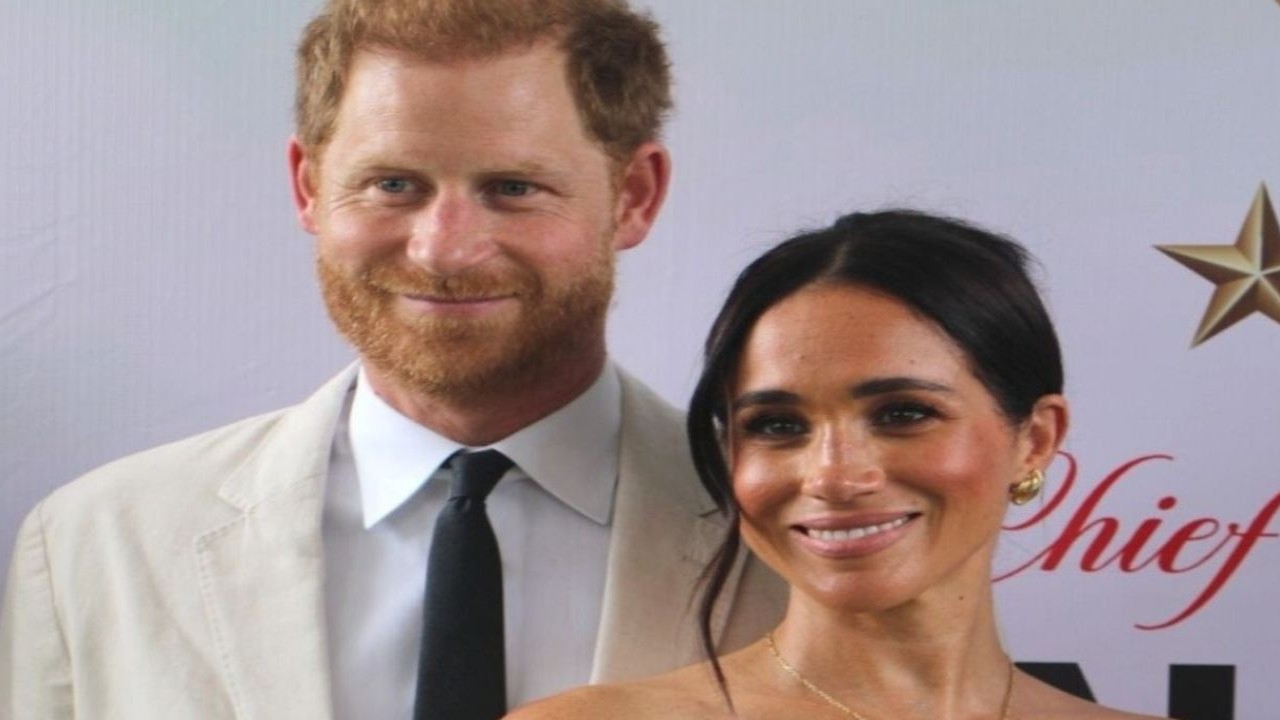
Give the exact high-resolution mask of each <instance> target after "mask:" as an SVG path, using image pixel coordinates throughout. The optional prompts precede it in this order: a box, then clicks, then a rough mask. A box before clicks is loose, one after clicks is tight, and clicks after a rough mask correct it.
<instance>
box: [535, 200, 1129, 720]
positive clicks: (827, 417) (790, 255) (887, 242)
mask: <svg viewBox="0 0 1280 720" xmlns="http://www.w3.org/2000/svg"><path fill="white" fill-rule="evenodd" d="M1026 264H1027V258H1026V253H1025V251H1024V250H1023V249H1022V248H1021V247H1020V246H1018V245H1017V244H1015V243H1013V242H1012V241H1009V240H1006V239H1004V238H1001V237H997V236H994V235H992V234H990V233H987V232H984V231H982V230H980V229H977V228H974V227H971V226H969V225H966V224H963V223H960V222H956V221H953V220H948V219H944V218H938V217H932V216H928V215H924V214H920V213H915V212H906V211H895V212H883V213H876V214H855V215H850V216H847V217H844V218H842V219H840V220H839V221H838V222H837V223H836V224H835V225H834V226H832V227H830V228H827V229H825V230H821V231H817V232H812V233H808V234H804V235H801V236H799V237H796V238H793V239H791V240H788V241H787V242H784V243H783V244H781V245H779V246H778V247H776V248H774V249H773V250H771V251H769V252H768V253H766V254H765V255H764V256H763V257H761V258H760V259H758V260H757V261H755V262H754V263H752V264H751V266H749V267H748V268H747V269H746V270H745V271H744V272H743V273H742V275H741V276H740V277H739V278H738V281H737V283H736V285H735V286H734V288H733V290H732V291H731V293H730V295H729V298H728V300H727V302H726V304H725V307H724V308H723V310H722V311H721V313H720V315H719V317H718V318H717V320H716V322H715V325H714V326H713V328H712V331H711V335H710V338H709V339H708V341H707V347H706V357H705V369H704V371H703V375H702V378H701V380H700V381H699V384H698V387H697V389H696V390H695V391H694V397H693V401H692V405H691V408H690V414H689V436H690V441H691V443H692V447H693V453H694V456H695V461H696V464H697V465H698V468H699V472H700V474H701V476H702V480H703V482H704V484H705V485H706V486H707V489H708V490H709V491H710V492H711V494H712V496H713V497H715V498H716V499H717V501H718V502H719V503H720V505H721V506H722V507H723V508H724V510H725V512H726V513H728V514H729V515H730V517H731V519H733V520H734V521H735V522H734V523H732V525H733V530H732V531H731V533H730V535H729V537H728V538H727V539H726V543H725V547H724V549H723V552H722V553H721V557H720V559H719V560H718V561H717V562H716V564H715V565H713V567H712V568H710V569H709V572H708V578H709V582H708V590H707V597H706V598H704V600H705V602H704V604H703V607H702V618H701V621H702V630H703V638H704V642H705V643H706V644H707V645H708V651H709V653H710V654H711V657H712V658H713V659H712V660H711V662H710V663H708V664H706V665H700V666H693V667H689V668H684V669H682V670H678V671H676V672H674V673H670V674H668V675H663V676H660V677H657V678H652V679H649V680H645V681H641V682H636V683H630V684H624V685H613V686H597V687H591V688H584V689H580V690H577V691H573V692H571V693H567V694H565V695H562V696H559V697H556V698H552V699H551V700H548V701H544V702H542V703H538V704H535V705H533V706H531V707H529V708H526V709H524V710H522V711H520V712H517V713H516V714H515V716H514V717H517V718H519V719H520V720H535V719H537V718H557V719H562V718H601V717H608V718H619V717H621V718H726V717H738V718H743V719H744V720H749V719H752V718H792V717H804V718H849V717H852V718H862V720H911V719H917V718H918V719H920V720H924V719H928V720H939V719H943V718H947V719H951V718H956V719H958V718H972V719H974V720H977V719H979V718H981V719H983V720H989V719H992V718H997V719H998V718H1018V719H1019V720H1022V719H1030V718H1072V719H1076V720H1085V719H1091V720H1092V719H1108V720H1117V719H1121V718H1129V719H1131V720H1132V719H1134V718H1138V717H1139V716H1136V715H1131V714H1128V713H1123V712H1118V711H1115V710H1110V709H1106V708H1103V707H1101V706H1098V705H1095V704H1093V703H1089V702H1086V701H1084V700H1080V699H1077V698H1075V697H1074V696H1071V695H1067V694H1065V693H1063V692H1060V691H1058V690H1056V689H1054V688H1052V687H1050V686H1048V685H1046V684H1044V683H1042V682H1040V681H1038V680H1036V679H1035V678H1032V677H1031V676H1029V675H1026V674H1023V673H1022V672H1020V671H1018V670H1017V669H1016V668H1015V667H1014V665H1013V663H1012V661H1011V660H1010V658H1009V656H1008V654H1007V653H1006V652H1005V650H1004V648H1003V647H1002V646H1001V643H1000V638H999V635H998V633H997V630H996V621H995V617H994V613H993V602H992V594H991V576H992V556H993V553H994V551H995V545H996V540H997V536H998V535H999V532H1000V525H1001V521H1002V518H1003V516H1004V512H1005V509H1006V507H1007V506H1008V504H1009V503H1010V502H1014V503H1023V502H1027V501H1029V500H1030V499H1031V498H1032V497H1034V496H1035V494H1036V493H1037V492H1038V491H1039V489H1040V485H1041V483H1042V482H1043V471H1044V469H1045V467H1046V466H1048V465H1049V463H1050V462H1051V460H1052V459H1053V457H1054V454H1055V453H1056V451H1057V449H1058V446H1059V444H1060V443H1061V442H1062V439H1063V435H1064V433H1065V432H1066V428H1067V403H1066V400H1065V399H1064V398H1063V397H1062V395H1061V392H1062V366H1061V360H1060V356H1059V350H1058V341H1057V338H1056V336H1055V334H1054V330H1053V325H1052V323H1051V322H1050V320H1049V317H1048V314H1047V313H1046V312H1045V310H1044V307H1043V305H1042V304H1041V301H1040V298H1039V297H1038V295H1037V294H1036V291H1035V288H1034V287H1033V285H1032V283H1031V281H1030V280H1029V279H1028V277H1027V273H1026ZM740 539H741V540H742V541H745V542H746V543H747V545H748V546H749V547H750V548H751V549H752V550H753V551H754V552H755V553H756V554H757V555H758V556H759V557H760V558H761V559H763V560H764V561H765V562H766V563H768V564H769V565H770V566H771V567H772V568H773V569H774V570H776V571H777V572H778V573H779V574H780V575H782V577H783V578H785V579H786V580H787V581H788V583H789V584H790V586H791V595H790V602H789V604H788V608H787V613H786V616H785V618H784V620H783V621H782V623H781V624H780V625H779V626H778V627H777V628H776V629H775V630H774V631H773V632H772V633H770V634H769V635H768V636H766V637H765V638H762V639H761V640H760V641H759V642H757V643H755V644H753V645H751V646H749V647H747V648H745V649H743V650H740V651H738V652H735V653H732V654H729V655H727V656H724V657H721V658H718V659H716V658H715V655H714V653H713V652H711V650H712V648H711V647H710V642H709V638H710V633H709V631H708V629H707V628H708V622H709V620H708V619H709V616H710V611H711V608H712V607H714V603H715V596H716V594H717V593H718V591H719V589H720V585H721V581H722V580H723V578H724V577H725V574H726V573H727V571H728V566H729V563H730V562H731V559H732V557H733V555H734V554H735V553H736V551H737V547H738V543H739V540H740Z"/></svg>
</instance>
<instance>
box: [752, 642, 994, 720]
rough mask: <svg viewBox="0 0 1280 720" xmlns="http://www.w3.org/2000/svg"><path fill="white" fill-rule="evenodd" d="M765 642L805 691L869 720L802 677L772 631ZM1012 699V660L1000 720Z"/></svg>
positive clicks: (855, 716)
mask: <svg viewBox="0 0 1280 720" xmlns="http://www.w3.org/2000/svg"><path fill="white" fill-rule="evenodd" d="M764 640H765V643H767V644H768V645H769V652H771V653H773V659H774V660H777V661H778V665H779V666H780V667H781V668H782V669H783V670H786V671H787V674H788V675H790V676H791V677H793V678H795V679H796V680H797V681H798V682H799V683H800V684H801V685H803V686H804V689H805V690H808V691H809V692H811V693H813V694H814V695H817V696H818V697H820V698H822V699H823V700H824V701H825V702H826V703H827V704H828V705H830V706H831V707H833V708H835V709H837V710H839V711H840V712H842V713H844V714H845V715H848V716H849V717H851V718H853V719H854V720H867V718H866V717H864V716H863V715H862V714H861V713H859V712H858V711H857V710H854V709H853V708H851V707H849V706H848V705H845V704H844V703H842V702H840V701H839V700H837V699H835V698H833V697H831V694H830V693H828V692H827V691H825V690H823V689H822V688H820V687H818V686H817V685H814V684H813V683H811V682H809V679H808V678H806V677H805V676H803V675H801V674H800V671H799V670H797V669H796V668H795V666H794V665H792V664H791V663H789V662H787V659H786V658H784V657H782V653H780V652H778V646H777V645H774V644H773V631H772V630H770V631H769V632H768V633H765V636H764ZM1011 698H1013V661H1012V660H1010V661H1009V679H1008V680H1006V681H1005V684H1004V700H1002V701H1001V702H1000V720H1009V700H1010V699H1011Z"/></svg>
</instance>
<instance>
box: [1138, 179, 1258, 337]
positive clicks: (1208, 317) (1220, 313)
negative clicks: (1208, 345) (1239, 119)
mask: <svg viewBox="0 0 1280 720" xmlns="http://www.w3.org/2000/svg"><path fill="white" fill-rule="evenodd" d="M1155 247H1156V249H1157V250H1159V251H1160V252H1162V253H1164V254H1165V255H1168V256H1169V257H1171V258H1173V259H1174V260H1177V261H1178V262H1180V263H1182V264H1183V265H1185V266H1187V267H1188V268H1190V269H1191V270H1192V271H1193V272H1195V273H1196V274H1197V275H1199V276H1200V277H1202V278H1205V279H1206V280H1208V281H1209V282H1211V283H1213V284H1214V285H1217V289H1215V290H1214V291H1213V297H1212V298H1211V299H1210V300H1209V307H1208V308H1207V309H1206V310H1205V311H1204V318H1203V319H1202V320H1201V321H1200V328H1199V329H1198V330H1196V336H1195V338H1194V339H1193V340H1192V341H1191V346H1192V347H1195V346H1196V345H1199V344H1200V343H1202V342H1204V341H1205V340H1208V339H1209V338H1211V337H1213V336H1214V335H1217V334H1218V333H1220V332H1222V331H1223V330H1226V329H1227V328H1229V327H1231V326H1232V325H1234V324H1236V323H1237V322H1240V321H1241V320H1243V319H1244V318H1246V317H1248V316H1249V315H1251V314H1252V313H1255V312H1259V313H1262V314H1263V315H1266V316H1267V317H1269V318H1271V319H1272V320H1274V321H1276V322H1278V323H1280V225H1277V224H1276V211H1275V210H1274V209H1273V208H1272V207H1271V198H1270V197H1268V196H1267V185H1266V183H1263V184H1262V185H1261V186H1259V187H1258V193H1257V194H1256V195H1254V196H1253V204H1252V205H1250V206H1249V214H1248V215H1246V216H1245V218H1244V226H1243V227H1241V228H1240V235H1239V236H1238V237H1237V238H1236V243H1235V245H1156V246H1155Z"/></svg>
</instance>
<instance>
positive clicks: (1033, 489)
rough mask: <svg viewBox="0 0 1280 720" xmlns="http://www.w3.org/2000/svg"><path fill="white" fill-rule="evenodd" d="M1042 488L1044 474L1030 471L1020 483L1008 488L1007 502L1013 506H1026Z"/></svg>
mask: <svg viewBox="0 0 1280 720" xmlns="http://www.w3.org/2000/svg"><path fill="white" fill-rule="evenodd" d="M1042 487H1044V473H1042V472H1040V471H1039V470H1032V471H1031V472H1029V473H1027V476H1026V477H1025V478H1023V480H1022V482H1019V483H1014V484H1013V485H1010V486H1009V500H1010V501H1011V502H1012V503H1013V504H1014V505H1026V504H1027V503H1029V502H1031V501H1032V499H1034V498H1035V496H1037V495H1039V494H1040V488H1042Z"/></svg>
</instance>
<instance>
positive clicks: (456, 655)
mask: <svg viewBox="0 0 1280 720" xmlns="http://www.w3.org/2000/svg"><path fill="white" fill-rule="evenodd" d="M511 464H512V463H511V460H510V459H508V458H507V457H506V456H505V455H503V454H502V453H500V452H498V451H497V450H484V451H481V452H466V451H463V452H459V453H458V454H456V455H454V456H453V461H452V467H453V483H452V484H451V485H450V486H449V500H448V501H447V502H446V503H445V506H444V508H443V509H442V510H441V511H440V515H439V516H437V518H436V529H435V532H434V534H433V535H432V536H431V554H430V556H429V557H428V558H427V592H426V596H425V598H424V602H425V606H424V608H423V623H422V647H421V650H420V652H419V653H418V693H417V698H416V699H415V701H414V709H413V717H414V720H494V719H496V718H500V717H502V716H503V715H505V714H506V712H507V690H506V687H507V683H506V664H505V660H504V646H503V641H504V639H505V636H504V633H503V629H502V562H501V560H500V558H499V555H498V540H497V538H495V537H494V535H493V527H492V526H491V525H490V524H489V518H488V516H487V515H485V511H484V498H485V496H486V495H488V494H489V491H490V490H492V489H493V486H494V485H496V484H497V483H498V478H500V477H502V474H503V473H505V472H506V471H507V469H508V468H510V467H511Z"/></svg>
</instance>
